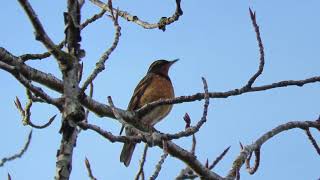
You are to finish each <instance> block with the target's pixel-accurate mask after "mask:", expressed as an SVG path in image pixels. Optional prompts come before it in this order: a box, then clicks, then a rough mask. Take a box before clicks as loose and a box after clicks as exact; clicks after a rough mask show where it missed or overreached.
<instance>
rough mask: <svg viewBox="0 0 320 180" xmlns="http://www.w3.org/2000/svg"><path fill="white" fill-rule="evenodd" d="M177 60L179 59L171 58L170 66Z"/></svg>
mask: <svg viewBox="0 0 320 180" xmlns="http://www.w3.org/2000/svg"><path fill="white" fill-rule="evenodd" d="M177 61H179V59H175V60H173V61H170V66H171V65H172V64H174V63H175V62H177Z"/></svg>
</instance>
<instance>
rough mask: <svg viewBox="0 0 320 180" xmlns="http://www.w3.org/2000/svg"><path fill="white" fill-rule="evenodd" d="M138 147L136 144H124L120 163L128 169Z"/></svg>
mask: <svg viewBox="0 0 320 180" xmlns="http://www.w3.org/2000/svg"><path fill="white" fill-rule="evenodd" d="M135 147H136V144H135V143H124V145H123V148H122V151H121V155H120V162H123V163H124V165H125V166H126V167H128V166H129V164H130V161H131V157H132V154H133V151H134V148H135Z"/></svg>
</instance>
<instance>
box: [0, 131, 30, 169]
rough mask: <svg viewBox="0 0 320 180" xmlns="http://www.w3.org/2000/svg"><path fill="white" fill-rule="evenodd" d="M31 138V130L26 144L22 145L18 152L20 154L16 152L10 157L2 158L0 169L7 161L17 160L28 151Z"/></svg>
mask: <svg viewBox="0 0 320 180" xmlns="http://www.w3.org/2000/svg"><path fill="white" fill-rule="evenodd" d="M31 138H32V130H31V131H30V133H29V135H28V139H27V142H26V143H25V144H24V146H23V148H22V149H21V150H20V152H18V153H17V154H14V155H12V156H10V157H5V158H2V159H1V161H0V167H2V166H3V165H4V164H5V163H6V162H8V161H13V160H15V159H17V158H21V157H22V155H23V154H24V153H25V152H26V151H27V149H28V147H29V145H30V142H31Z"/></svg>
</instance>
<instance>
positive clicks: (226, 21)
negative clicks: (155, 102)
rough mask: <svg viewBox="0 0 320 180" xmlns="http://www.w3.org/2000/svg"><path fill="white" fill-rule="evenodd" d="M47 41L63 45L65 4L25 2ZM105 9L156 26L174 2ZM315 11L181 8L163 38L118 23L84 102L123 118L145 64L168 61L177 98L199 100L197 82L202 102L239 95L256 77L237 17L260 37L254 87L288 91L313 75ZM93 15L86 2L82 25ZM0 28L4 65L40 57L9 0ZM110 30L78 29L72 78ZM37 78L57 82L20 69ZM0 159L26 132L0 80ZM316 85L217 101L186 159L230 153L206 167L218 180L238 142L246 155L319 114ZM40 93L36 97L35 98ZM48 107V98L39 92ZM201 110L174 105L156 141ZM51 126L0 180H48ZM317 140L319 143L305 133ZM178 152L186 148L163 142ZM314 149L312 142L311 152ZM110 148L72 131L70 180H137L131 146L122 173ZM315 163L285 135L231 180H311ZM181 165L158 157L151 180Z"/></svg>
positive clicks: (255, 4) (153, 155) (45, 109)
mask: <svg viewBox="0 0 320 180" xmlns="http://www.w3.org/2000/svg"><path fill="white" fill-rule="evenodd" d="M31 4H32V5H33V7H34V9H35V11H36V12H37V14H38V16H39V18H40V20H41V21H42V23H43V25H44V27H45V29H46V31H47V33H48V34H49V36H50V37H51V38H52V39H53V40H54V42H56V43H58V42H60V41H61V40H62V39H63V38H64V24H63V15H62V14H63V12H64V11H65V9H66V8H65V6H66V2H65V1H62V0H59V1H55V2H54V3H52V2H50V4H49V3H48V1H31ZM114 6H115V7H119V8H120V9H122V10H126V11H128V12H131V13H132V14H135V15H137V16H138V17H139V18H141V19H144V20H147V21H151V22H157V21H158V20H159V19H160V17H162V16H169V15H171V14H172V12H173V11H174V9H175V4H174V1H173V0H172V1H160V0H156V1H148V0H140V1H135V2H134V3H133V2H128V1H119V0H118V1H115V2H114ZM319 6H320V2H319V1H316V0H309V1H307V2H306V1H305V2H302V1H297V0H291V1H289V0H283V1H276V0H270V1H231V0H224V1H209V0H207V1H201V2H200V1H196V0H189V1H182V9H183V11H184V15H183V16H182V17H181V18H180V20H179V21H178V22H176V23H174V24H172V25H170V26H168V27H167V31H166V32H162V31H160V30H145V29H143V28H141V27H139V26H137V25H136V24H132V23H129V22H126V21H125V20H122V19H121V20H120V22H119V23H120V25H121V27H122V36H121V37H120V42H119V45H118V47H117V49H116V50H115V51H114V53H113V54H112V55H111V56H110V59H109V60H108V61H107V63H106V70H105V71H104V72H103V73H101V74H100V75H99V76H98V78H97V79H96V81H95V91H94V98H95V99H97V100H99V101H100V102H106V97H107V96H112V98H113V101H114V103H115V104H116V106H118V107H120V108H124V109H125V108H126V107H127V104H128V102H129V100H130V97H131V95H132V91H133V89H134V88H135V86H136V84H137V83H138V82H139V80H140V79H141V78H142V77H143V76H144V75H145V73H146V71H147V68H148V66H149V65H150V64H151V63H152V62H153V61H154V60H156V59H175V58H180V61H179V62H178V63H177V64H176V65H175V66H174V67H173V68H172V69H171V72H170V76H171V79H172V82H173V84H174V86H175V92H176V95H177V96H180V95H190V94H194V93H197V92H202V91H203V88H202V82H201V77H202V76H203V77H205V78H206V79H207V81H208V85H209V91H211V92H213V91H228V90H231V89H234V88H239V87H241V86H243V85H244V84H245V83H246V82H247V80H248V79H249V77H250V76H251V75H252V74H253V73H255V71H256V69H257V67H258V58H259V53H258V46H257V42H256V37H255V33H254V30H253V28H252V25H251V21H250V17H249V12H248V8H249V7H251V8H252V9H253V10H255V11H256V12H257V21H258V24H259V25H260V31H261V36H262V39H263V43H264V46H265V54H266V56H265V59H266V64H265V70H264V72H263V74H262V75H261V76H260V77H259V78H258V79H257V81H256V83H255V85H264V84H270V83H273V82H277V81H281V80H298V79H305V78H309V77H312V76H318V75H319V71H318V67H319V65H320V61H319V53H318V52H319V48H320V45H319V42H320V36H319V35H318V34H319V32H320V26H319V23H318V21H319V17H320V11H319V8H318V7H319ZM98 11H99V9H98V8H97V7H95V6H94V5H92V4H90V2H87V3H86V4H85V6H84V8H83V16H82V19H83V20H85V19H86V18H87V17H89V16H90V15H92V14H94V13H96V12H98ZM0 16H1V17H2V26H1V29H0V46H1V47H4V48H6V49H7V50H9V51H10V52H12V53H13V54H14V55H21V54H23V53H39V52H43V51H45V49H44V48H43V46H42V45H41V44H40V43H39V42H37V41H35V40H34V36H33V29H32V26H31V24H30V22H29V21H28V19H27V17H26V15H25V14H24V12H23V10H22V8H21V7H20V6H19V4H18V2H16V1H4V2H3V3H2V8H1V11H0ZM113 34H114V28H113V26H112V22H111V20H110V19H107V18H103V19H101V20H99V21H97V22H96V23H95V24H94V25H91V26H89V27H87V28H86V29H85V30H84V31H83V34H82V39H83V41H82V47H83V48H84V49H85V50H86V57H85V58H84V59H83V61H84V64H85V69H84V78H86V77H87V76H88V74H89V73H90V72H91V69H92V68H93V67H94V66H95V62H96V61H97V59H98V58H99V57H100V55H101V53H103V52H104V51H105V50H106V49H107V48H108V47H109V46H110V44H111V43H112V40H113ZM28 64H29V65H31V66H33V67H37V68H39V69H41V70H43V71H45V72H48V73H52V74H55V75H56V76H58V77H60V76H61V75H60V72H59V71H58V67H57V64H56V62H55V60H54V59H52V58H49V59H46V60H42V61H33V62H28ZM0 82H2V83H3V85H2V86H1V87H0V92H1V93H0V102H1V103H0V114H1V115H2V116H1V117H2V118H1V119H2V127H3V128H2V131H0V137H2V138H0V142H1V147H2V148H1V150H0V157H1V158H2V157H5V156H8V155H10V154H12V153H13V152H16V151H17V150H18V149H20V147H21V146H22V145H23V143H24V142H25V139H26V136H27V134H28V132H29V131H30V127H25V126H23V125H22V123H21V121H20V119H21V118H20V116H19V114H18V111H17V110H16V109H15V107H14V104H13V100H14V98H15V96H18V97H19V98H20V99H21V101H22V102H23V103H25V100H26V97H25V90H24V88H23V87H22V86H21V85H20V84H19V83H18V82H17V81H16V80H15V79H14V78H12V77H11V76H10V75H8V74H7V73H6V72H4V71H0ZM319 88H320V87H319V83H316V84H312V85H306V86H304V87H301V88H300V87H288V88H281V89H275V90H268V91H265V92H255V93H248V94H245V95H241V96H236V97H230V98H228V99H213V100H212V99H211V102H210V107H209V115H208V122H207V123H206V124H205V125H204V127H203V128H202V129H201V130H200V132H199V133H198V134H197V136H196V137H197V140H198V144H197V151H196V152H197V156H198V158H199V160H200V161H202V162H205V161H206V159H207V158H209V160H210V161H212V160H213V159H214V158H215V157H216V156H217V155H218V154H219V153H221V152H222V151H223V149H224V148H226V147H227V146H231V149H230V151H229V153H228V154H227V156H226V157H225V158H224V159H223V160H222V161H221V163H220V164H219V165H218V166H217V167H216V169H215V172H217V173H219V174H220V175H221V176H224V175H225V174H226V173H227V172H228V170H229V169H230V168H231V164H232V161H233V160H234V158H235V157H236V156H237V155H238V154H239V151H240V149H239V144H238V143H239V141H241V142H242V143H243V144H249V143H251V142H253V141H254V140H256V139H257V138H258V137H259V136H261V135H262V134H263V133H264V132H266V131H268V130H270V129H272V128H274V127H275V126H277V125H279V124H282V123H285V122H288V121H292V120H314V119H316V118H317V117H318V115H319V109H318V102H319V100H320V98H319ZM45 90H47V89H45ZM50 94H51V95H53V96H55V97H57V96H58V94H56V93H53V92H50ZM202 104H203V102H202V101H201V102H192V103H186V104H179V105H175V106H174V108H173V110H172V112H171V113H170V115H169V116H168V117H167V118H166V119H165V120H163V121H162V122H161V123H159V124H157V128H158V129H160V130H161V131H163V132H171V133H172V132H177V131H180V130H182V129H183V128H184V121H183V119H182V117H183V115H184V114H185V113H186V112H188V113H189V114H190V116H191V118H192V122H193V123H196V122H197V121H198V120H199V119H200V117H201V113H202ZM56 113H58V111H57V110H56V109H55V108H53V107H51V106H48V105H43V104H35V105H34V106H33V110H32V119H33V121H34V123H37V124H43V123H45V122H46V121H47V119H48V118H49V117H51V116H52V115H54V114H56ZM89 121H90V123H93V124H98V125H99V126H101V127H103V128H105V129H107V130H108V131H111V132H113V133H115V134H117V133H118V132H119V129H120V125H119V123H118V122H117V121H115V120H112V119H109V118H98V117H96V116H94V115H93V114H91V115H90V119H89ZM59 127H60V117H59V116H58V118H57V119H56V120H55V122H54V123H53V124H52V125H51V126H50V127H48V128H47V129H45V130H37V129H34V132H33V139H32V142H31V145H30V147H29V149H28V151H27V152H26V154H25V155H24V156H23V157H22V158H21V159H19V160H16V161H14V162H9V163H7V164H6V165H5V166H4V167H2V168H0V179H4V178H6V174H7V173H8V172H9V173H10V174H11V175H12V178H13V179H19V180H20V179H22V180H23V179H52V178H53V176H54V174H55V162H56V157H55V155H56V151H57V149H58V148H59V144H60V138H61V135H60V134H58V131H59ZM312 132H313V134H314V136H315V137H316V138H317V139H318V140H319V139H320V135H319V132H316V131H312ZM175 142H176V143H178V144H179V145H181V146H182V147H185V148H187V149H189V147H190V144H191V138H183V139H180V140H177V141H175ZM318 142H319V141H318ZM121 147H122V144H120V143H114V144H112V143H110V142H109V141H107V140H105V139H103V138H102V137H100V136H99V135H97V134H96V133H93V132H91V131H83V132H82V133H81V134H80V135H79V138H78V142H77V147H76V148H75V151H74V159H73V171H72V175H71V179H88V177H87V172H86V169H85V165H84V159H85V156H86V157H88V158H89V160H90V162H91V166H92V168H93V173H94V174H95V176H96V177H97V178H98V179H132V177H134V175H135V174H136V172H137V170H138V163H139V159H140V157H141V153H142V150H143V145H139V146H138V147H137V148H136V151H135V153H134V157H133V160H132V163H131V165H130V167H129V168H125V167H124V166H123V165H122V164H120V162H119V154H120V150H121ZM161 153H162V152H161V150H160V149H159V148H152V149H149V151H148V159H147V162H146V167H145V168H146V169H145V171H146V172H145V173H146V175H147V177H148V176H150V175H151V173H152V172H153V170H154V167H155V165H156V162H157V161H158V160H159V158H160V155H161ZM319 166H320V158H319V156H318V155H317V154H316V151H315V150H314V149H313V147H312V146H311V144H310V142H309V141H308V139H307V138H306V136H305V134H304V132H303V131H301V130H298V129H297V130H291V131H288V132H285V133H282V134H281V135H279V136H277V137H275V138H273V139H272V140H270V141H268V142H267V143H266V144H264V145H263V146H262V152H261V163H260V168H259V170H258V172H257V173H256V174H255V175H253V176H251V175H248V173H247V172H246V171H245V168H242V171H241V177H242V179H249V180H250V179H259V180H269V179H292V180H300V179H317V178H319V177H320V173H319V168H318V167H319ZM184 167H185V165H184V164H183V163H182V162H180V161H178V160H176V159H174V158H172V157H168V158H167V160H166V162H165V163H164V165H163V169H162V171H161V172H160V175H159V179H173V178H174V177H176V176H177V174H178V173H179V172H180V170H181V169H182V168H184Z"/></svg>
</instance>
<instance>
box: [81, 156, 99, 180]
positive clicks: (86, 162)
mask: <svg viewBox="0 0 320 180" xmlns="http://www.w3.org/2000/svg"><path fill="white" fill-rule="evenodd" d="M84 162H85V165H86V168H87V171H88V176H89V178H90V179H91V180H97V178H95V177H94V175H93V173H92V170H91V165H90V162H89V160H88V158H87V157H86V159H85V160H84Z"/></svg>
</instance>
